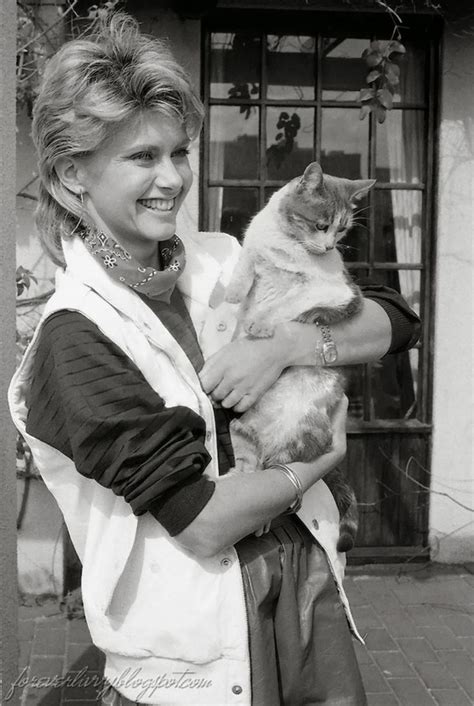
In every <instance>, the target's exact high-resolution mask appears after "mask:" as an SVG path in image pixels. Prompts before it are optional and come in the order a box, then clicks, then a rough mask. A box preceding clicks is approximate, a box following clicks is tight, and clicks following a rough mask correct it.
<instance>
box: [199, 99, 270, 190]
mask: <svg viewBox="0 0 474 706" xmlns="http://www.w3.org/2000/svg"><path fill="white" fill-rule="evenodd" d="M247 108H249V110H248V111H247ZM258 154H259V141H258V108H254V107H252V108H250V106H245V108H244V106H242V108H240V107H238V106H222V105H215V106H212V108H211V115H210V144H209V173H210V177H211V179H219V180H220V179H252V178H256V177H257V176H258Z"/></svg>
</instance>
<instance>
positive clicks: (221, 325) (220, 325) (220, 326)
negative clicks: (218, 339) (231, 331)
mask: <svg viewBox="0 0 474 706" xmlns="http://www.w3.org/2000/svg"><path fill="white" fill-rule="evenodd" d="M226 328H227V324H226V323H225V322H224V321H219V323H218V324H217V330H218V331H225V330H226Z"/></svg>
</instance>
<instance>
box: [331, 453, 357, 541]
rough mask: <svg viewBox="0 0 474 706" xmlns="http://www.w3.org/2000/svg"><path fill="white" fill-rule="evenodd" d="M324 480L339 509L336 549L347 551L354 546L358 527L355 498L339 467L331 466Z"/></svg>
mask: <svg viewBox="0 0 474 706" xmlns="http://www.w3.org/2000/svg"><path fill="white" fill-rule="evenodd" d="M324 480H325V482H326V483H327V485H328V487H329V490H330V491H331V493H332V494H333V496H334V500H335V501H336V505H337V509H338V510H339V517H340V519H339V537H338V540H337V551H338V552H348V551H350V550H351V549H353V548H354V545H355V540H356V536H357V530H358V528H359V510H358V506H357V498H356V496H355V493H354V491H353V489H352V487H351V485H350V484H349V482H348V480H347V478H346V474H345V473H344V472H343V471H342V469H341V468H339V467H336V468H333V469H332V470H331V471H329V473H327V474H326V476H325V477H324Z"/></svg>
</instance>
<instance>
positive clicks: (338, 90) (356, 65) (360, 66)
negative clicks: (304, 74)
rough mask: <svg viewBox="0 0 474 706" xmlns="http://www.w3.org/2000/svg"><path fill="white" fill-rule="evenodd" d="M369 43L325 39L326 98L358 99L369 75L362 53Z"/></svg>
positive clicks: (324, 83) (324, 78) (322, 68)
mask: <svg viewBox="0 0 474 706" xmlns="http://www.w3.org/2000/svg"><path fill="white" fill-rule="evenodd" d="M368 45H369V41H368V39H342V38H329V37H328V38H324V39H323V59H322V62H321V74H322V76H321V80H322V97H323V100H340V101H355V100H357V99H358V98H359V91H360V89H361V87H362V86H365V85H366V84H365V77H366V74H367V69H366V65H365V62H364V60H363V59H362V58H361V56H362V52H363V51H364V49H367V47H368Z"/></svg>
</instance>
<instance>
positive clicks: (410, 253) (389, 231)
mask: <svg viewBox="0 0 474 706" xmlns="http://www.w3.org/2000/svg"><path fill="white" fill-rule="evenodd" d="M374 207H375V214H374V215H375V253H374V254H375V261H376V262H401V263H409V264H411V265H415V264H419V263H420V262H421V234H422V230H421V226H422V208H423V195H422V192H421V191H411V190H405V189H403V190H401V189H393V190H388V189H387V190H385V189H384V190H380V191H376V192H375V199H374Z"/></svg>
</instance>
